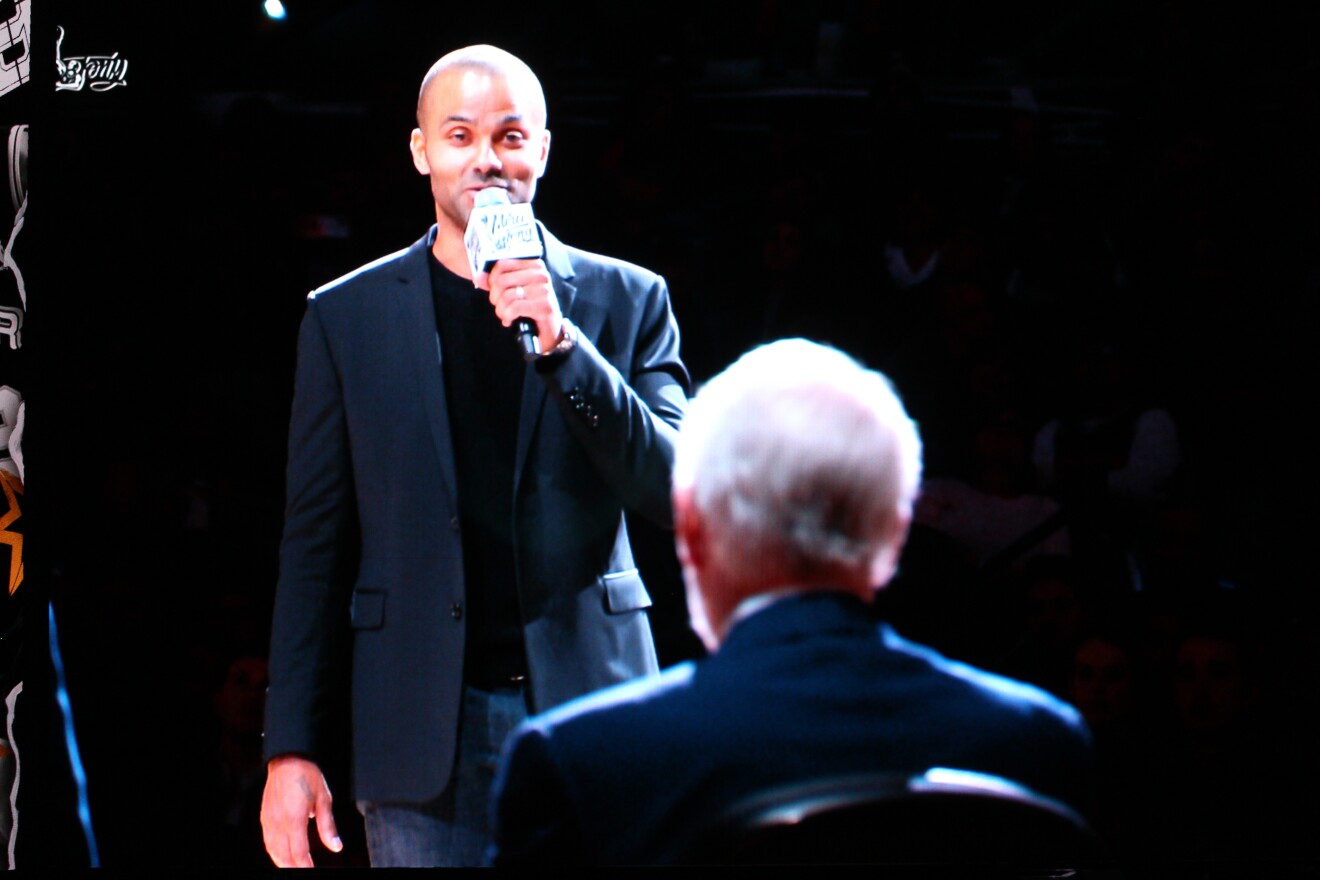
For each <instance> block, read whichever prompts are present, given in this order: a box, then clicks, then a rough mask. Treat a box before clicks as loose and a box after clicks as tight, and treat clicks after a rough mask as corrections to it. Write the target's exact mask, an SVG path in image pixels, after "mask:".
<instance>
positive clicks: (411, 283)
mask: <svg viewBox="0 0 1320 880" xmlns="http://www.w3.org/2000/svg"><path fill="white" fill-rule="evenodd" d="M537 225H538V226H540V229H541V241H542V242H543V243H544V245H545V255H544V260H545V264H546V268H547V269H548V270H549V272H550V278H551V284H553V285H554V289H555V295H556V296H557V297H558V298H559V306H560V309H561V311H562V312H563V314H564V315H566V316H570V315H574V312H573V307H574V303H575V302H576V300H577V285H576V284H575V282H574V276H575V274H576V273H575V272H574V270H573V264H572V259H571V258H570V256H569V252H568V248H567V247H565V246H564V244H563V243H562V242H560V241H559V239H557V238H555V237H554V236H553V235H552V234H550V232H549V231H548V230H547V229H546V228H545V227H544V226H542V225H541V224H540V223H539V222H538V224H537ZM436 231H437V230H436V227H435V226H434V225H432V226H431V228H430V230H428V231H427V233H426V235H424V236H422V237H421V238H420V239H418V240H417V241H416V242H414V243H413V245H412V246H411V247H409V248H408V249H407V250H406V251H404V252H403V255H402V256H401V257H400V259H399V262H398V274H397V279H398V282H399V284H398V285H397V287H396V288H395V291H394V294H395V298H396V307H397V308H398V310H399V312H400V318H401V321H402V327H401V330H402V345H403V348H404V351H405V359H406V360H407V361H408V362H410V363H412V364H413V366H414V369H415V370H416V371H417V382H418V388H419V390H420V392H421V396H422V405H423V406H424V407H425V408H426V414H427V421H428V422H429V423H430V425H431V434H432V440H433V441H434V445H435V452H436V457H437V458H438V459H439V462H440V471H441V475H442V476H443V478H444V481H445V485H446V487H447V488H448V489H449V493H450V497H451V498H452V497H456V489H457V486H458V482H457V477H456V475H455V473H454V448H453V443H452V441H451V437H452V431H451V428H450V422H449V402H448V400H447V398H446V396H445V383H444V371H443V365H444V351H443V350H442V349H441V345H440V334H439V332H438V330H437V328H436V325H435V305H434V302H433V300H432V295H431V264H430V257H429V253H430V251H431V248H432V246H433V245H434V244H435V236H436ZM577 323H579V327H580V328H581V329H582V330H583V332H589V328H588V327H586V326H583V325H582V323H581V322H577ZM515 352H516V349H515V347H514V342H513V338H512V335H511V336H510V340H509V354H510V357H515V356H516V353H515ZM544 408H545V383H544V382H543V381H541V379H540V378H539V377H537V376H536V375H535V371H534V369H533V367H532V365H531V364H528V365H527V374H526V376H525V377H524V381H523V396H522V404H521V409H520V413H519V417H518V439H517V444H516V446H515V449H516V452H515V459H514V487H515V491H516V487H517V486H518V485H519V483H520V482H521V477H522V472H523V467H524V465H525V464H526V462H527V455H528V451H529V450H530V448H531V443H532V437H533V436H534V435H535V433H536V425H537V423H538V422H539V421H540V418H541V412H542V410H543V409H544Z"/></svg>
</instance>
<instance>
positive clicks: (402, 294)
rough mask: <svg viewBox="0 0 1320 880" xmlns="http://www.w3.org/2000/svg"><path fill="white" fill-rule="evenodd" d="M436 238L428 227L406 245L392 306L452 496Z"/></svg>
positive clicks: (454, 484)
mask: <svg viewBox="0 0 1320 880" xmlns="http://www.w3.org/2000/svg"><path fill="white" fill-rule="evenodd" d="M434 240H435V228H434V227H432V229H431V231H430V233H428V234H427V235H426V236H425V237H424V238H422V240H421V241H418V242H417V243H416V244H414V245H413V246H412V247H411V248H409V249H408V253H407V255H406V256H405V257H404V259H403V260H402V261H401V262H400V263H399V278H398V280H399V284H398V285H397V286H396V287H395V288H394V297H395V308H396V309H398V311H399V314H400V328H401V330H402V332H401V334H400V344H401V345H402V346H403V349H404V350H403V354H402V358H403V362H404V363H405V364H412V366H413V369H414V370H416V372H417V387H418V389H419V391H420V392H421V397H422V401H421V402H422V407H423V408H424V409H425V411H426V421H427V423H428V424H429V425H430V426H431V439H432V442H433V443H434V445H435V455H436V458H437V459H438V460H439V463H440V474H441V476H442V478H443V479H444V484H445V488H446V489H447V490H448V492H449V497H450V498H451V499H457V497H458V493H457V491H456V490H457V487H458V481H457V477H456V475H455V474H454V446H453V442H452V440H451V439H450V438H451V432H450V425H449V401H448V400H447V399H446V397H445V381H444V352H442V351H441V349H440V333H439V331H438V330H437V329H436V326H435V304H434V300H433V298H432V295H431V268H430V264H429V263H428V262H427V251H428V250H429V249H430V246H431V243H432V242H433V241H434Z"/></svg>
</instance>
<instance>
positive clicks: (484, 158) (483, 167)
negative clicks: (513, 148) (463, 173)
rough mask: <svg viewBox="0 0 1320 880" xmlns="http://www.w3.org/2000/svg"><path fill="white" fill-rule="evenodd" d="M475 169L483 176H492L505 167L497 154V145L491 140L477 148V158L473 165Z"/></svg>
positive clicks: (484, 141)
mask: <svg viewBox="0 0 1320 880" xmlns="http://www.w3.org/2000/svg"><path fill="white" fill-rule="evenodd" d="M473 166H474V168H475V169H476V170H477V171H478V172H479V173H481V174H491V173H493V172H496V171H499V170H500V169H501V168H503V167H504V163H503V162H501V161H500V157H499V154H498V153H496V152H495V144H494V142H493V141H490V140H483V141H481V142H480V144H479V146H478V147H477V158H476V161H475V162H474V163H473Z"/></svg>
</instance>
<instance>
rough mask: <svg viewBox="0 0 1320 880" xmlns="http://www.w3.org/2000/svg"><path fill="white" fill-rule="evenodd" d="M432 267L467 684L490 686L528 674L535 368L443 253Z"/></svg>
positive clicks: (486, 302)
mask: <svg viewBox="0 0 1320 880" xmlns="http://www.w3.org/2000/svg"><path fill="white" fill-rule="evenodd" d="M430 263H431V290H432V296H433V301H434V304H435V318H436V327H438V328H439V331H440V345H441V351H442V354H443V362H442V367H443V369H444V379H445V394H446V396H447V399H448V402H449V424H450V429H451V433H452V440H453V447H454V464H455V468H456V473H457V475H458V506H459V520H460V524H461V528H462V535H463V564H464V573H465V578H466V593H467V601H466V608H465V613H466V614H467V649H466V659H465V664H466V665H465V669H464V681H466V682H467V683H468V684H475V685H482V684H486V683H490V682H496V681H500V680H503V679H505V678H507V677H509V676H514V675H524V674H526V671H527V668H526V667H527V661H526V659H525V654H524V649H523V636H522V617H521V614H520V612H519V608H518V590H517V574H516V570H515V565H514V549H513V465H514V453H515V444H516V442H517V437H518V415H519V411H520V409H521V401H522V387H523V377H524V375H525V374H526V370H527V367H526V363H525V362H524V361H523V359H522V354H521V350H520V349H519V347H518V343H517V339H516V337H515V335H514V331H513V330H512V328H508V327H505V326H504V325H502V324H501V323H500V321H499V319H498V318H496V317H495V309H494V308H493V307H492V306H491V304H490V301H489V300H488V299H487V293H486V291H484V290H480V289H478V288H475V287H473V286H472V282H471V281H469V280H468V279H466V278H460V277H459V276H458V275H455V274H454V273H453V272H451V271H449V270H448V269H446V268H445V267H444V265H442V264H441V263H440V262H439V261H438V260H436V259H435V256H434V254H432V255H431V258H430Z"/></svg>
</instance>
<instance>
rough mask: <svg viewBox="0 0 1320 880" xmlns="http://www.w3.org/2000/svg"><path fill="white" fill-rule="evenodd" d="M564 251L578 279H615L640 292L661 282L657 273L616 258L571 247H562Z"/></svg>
mask: <svg viewBox="0 0 1320 880" xmlns="http://www.w3.org/2000/svg"><path fill="white" fill-rule="evenodd" d="M564 250H565V251H567V252H568V259H569V262H570V264H571V265H572V266H573V272H574V273H575V274H576V275H578V276H579V277H582V276H586V277H596V278H601V277H605V278H610V277H612V278H617V279H618V280H619V281H622V282H624V283H625V284H626V285H627V286H629V287H631V288H637V289H641V290H647V289H650V288H651V287H654V286H655V285H656V284H657V283H660V282H661V277H660V275H659V274H658V273H656V272H653V271H651V270H650V269H647V268H646V267H645V266H639V265H637V264H636V263H630V262H628V261H627V260H621V259H619V258H618V257H607V256H605V255H604V254H597V253H593V252H591V251H585V250H582V249H581V248H576V247H573V246H571V245H564Z"/></svg>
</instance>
